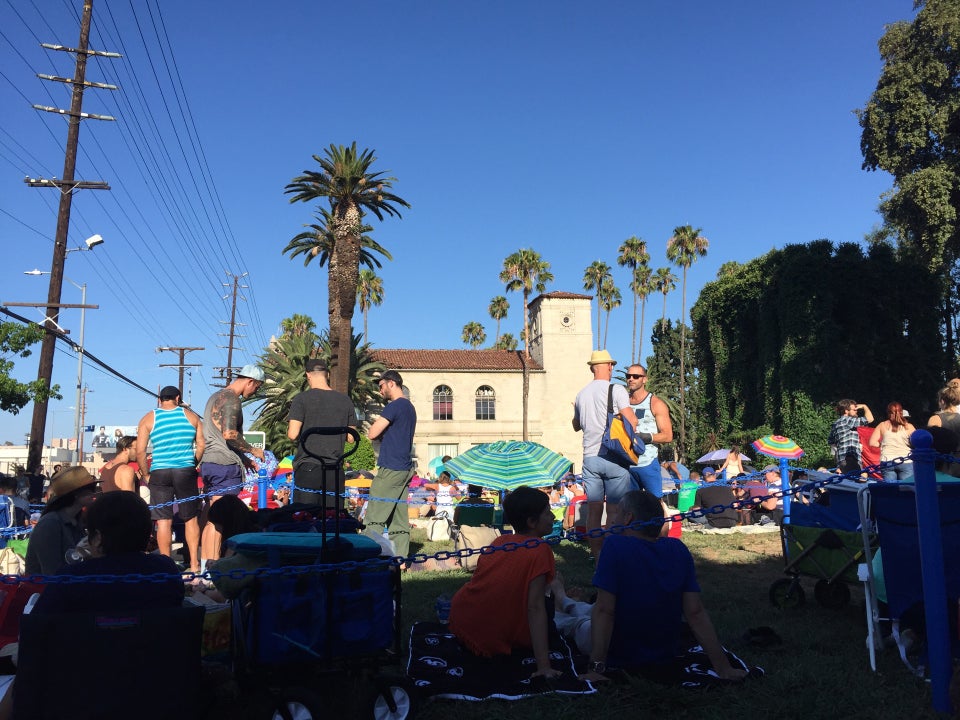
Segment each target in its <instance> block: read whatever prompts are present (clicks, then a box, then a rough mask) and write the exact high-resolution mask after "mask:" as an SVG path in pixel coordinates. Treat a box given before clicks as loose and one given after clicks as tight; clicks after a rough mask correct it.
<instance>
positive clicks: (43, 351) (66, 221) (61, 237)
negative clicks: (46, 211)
mask: <svg viewBox="0 0 960 720" xmlns="http://www.w3.org/2000/svg"><path fill="white" fill-rule="evenodd" d="M92 15H93V0H84V2H83V16H82V18H81V20H80V42H79V44H78V46H77V47H76V48H67V47H63V46H62V45H48V44H46V43H44V44H43V47H46V48H48V49H50V50H60V51H64V52H71V53H74V54H75V55H76V57H77V62H76V69H75V71H74V76H73V79H72V80H70V79H68V78H58V77H53V76H47V77H45V78H44V79H49V80H53V81H55V82H65V83H68V84H71V85H73V93H72V97H71V100H70V110H61V109H58V108H50V107H46V106H42V105H34V107H35V108H37V109H38V110H44V111H47V112H55V113H58V114H60V115H64V116H66V118H67V146H66V156H65V158H64V161H63V177H62V178H61V179H60V180H57V179H56V178H53V179H52V180H45V179H42V178H41V179H39V180H36V179H32V178H26V180H25V181H26V183H27V184H28V185H30V186H31V187H56V188H58V189H59V190H60V207H59V210H58V212H57V234H56V237H55V239H54V245H53V262H52V265H51V268H50V288H49V291H48V294H47V318H49V319H48V320H47V321H45V322H44V327H45V328H47V329H51V328H54V327H56V323H57V319H58V316H59V313H58V307H57V306H58V305H59V304H60V293H61V290H62V289H63V266H64V262H65V260H66V257H67V236H68V234H69V230H70V208H71V204H72V201H73V193H74V191H76V190H79V189H83V188H89V189H93V190H109V189H110V186H109V185H108V184H107V183H105V182H85V181H82V180H81V181H77V180H75V179H74V173H75V171H76V167H77V148H78V146H79V144H80V121H81V120H84V119H88V118H89V119H94V120H113V119H114V118H112V117H110V116H108V115H89V114H85V113H84V112H83V91H84V89H85V88H87V87H103V88H104V89H114V90H115V89H116V88H115V87H114V86H106V85H102V84H100V83H88V82H86V79H85V78H86V73H87V58H88V57H89V56H90V55H99V56H101V57H120V55H118V54H117V53H107V52H103V51H98V50H90V49H89V41H90V21H91V17H92ZM51 321H52V322H51ZM56 341H57V338H56V336H55V335H54V334H53V333H50V332H48V333H46V334H45V335H44V336H43V342H42V344H41V346H40V366H39V369H38V371H37V380H38V381H39V382H40V383H41V384H42V385H43V386H44V387H45V388H49V387H50V384H51V379H52V377H53V351H54V348H55V345H56ZM46 430H47V398H46V397H42V398H39V399H37V400H35V401H34V404H33V420H32V422H31V423H30V446H29V448H28V450H27V470H28V471H29V472H32V471H33V470H34V469H35V468H36V467H37V466H38V465H39V464H40V461H41V457H42V455H43V446H44V439H45V435H46Z"/></svg>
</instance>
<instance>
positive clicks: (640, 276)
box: [630, 262, 656, 363]
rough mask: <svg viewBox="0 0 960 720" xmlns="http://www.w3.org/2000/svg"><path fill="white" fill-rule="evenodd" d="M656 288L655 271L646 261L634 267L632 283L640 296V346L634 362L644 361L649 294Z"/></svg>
mask: <svg viewBox="0 0 960 720" xmlns="http://www.w3.org/2000/svg"><path fill="white" fill-rule="evenodd" d="M655 289H656V288H655V287H654V284H653V271H652V270H650V266H649V265H647V263H646V262H643V263H640V264H639V265H637V267H635V268H634V269H633V280H632V281H631V283H630V290H631V291H632V292H633V296H634V298H640V346H639V348H638V349H637V354H636V355H635V356H634V362H638V363H642V362H643V334H644V332H643V330H644V328H645V327H646V326H647V320H646V317H647V296H649V295H650V293H652V292H653V291H654V290H655Z"/></svg>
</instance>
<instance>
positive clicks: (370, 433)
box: [367, 416, 390, 440]
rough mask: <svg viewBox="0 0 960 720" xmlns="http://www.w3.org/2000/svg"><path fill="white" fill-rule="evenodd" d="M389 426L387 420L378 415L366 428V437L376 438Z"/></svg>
mask: <svg viewBox="0 0 960 720" xmlns="http://www.w3.org/2000/svg"><path fill="white" fill-rule="evenodd" d="M389 426H390V421H389V420H387V419H386V418H385V417H383V416H381V417H378V418H377V419H376V420H374V422H373V425H371V426H370V429H369V430H367V438H368V439H369V440H376V439H377V438H378V437H380V436H381V435H383V433H384V432H386V430H387V428H388V427H389Z"/></svg>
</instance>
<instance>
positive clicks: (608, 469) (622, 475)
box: [583, 456, 639, 503]
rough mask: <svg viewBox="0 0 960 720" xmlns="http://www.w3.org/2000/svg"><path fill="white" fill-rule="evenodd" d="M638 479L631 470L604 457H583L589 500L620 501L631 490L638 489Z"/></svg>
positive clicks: (585, 489) (585, 487) (585, 488)
mask: <svg viewBox="0 0 960 720" xmlns="http://www.w3.org/2000/svg"><path fill="white" fill-rule="evenodd" d="M638 488H639V486H638V485H637V481H636V480H634V479H633V477H632V476H631V475H630V471H629V470H627V469H626V468H624V467H620V466H619V465H617V464H616V463H612V462H610V461H609V460H605V459H604V458H602V457H597V456H593V457H585V458H584V459H583V489H584V491H585V492H586V493H587V502H603V500H604V498H606V500H607V502H608V503H618V502H620V501H621V500H622V499H623V496H624V495H626V494H627V493H628V492H630V491H631V490H637V489H638Z"/></svg>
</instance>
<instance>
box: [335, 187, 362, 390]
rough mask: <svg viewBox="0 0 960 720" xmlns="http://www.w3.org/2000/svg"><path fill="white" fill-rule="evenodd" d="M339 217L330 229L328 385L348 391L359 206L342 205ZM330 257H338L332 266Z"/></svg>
mask: <svg viewBox="0 0 960 720" xmlns="http://www.w3.org/2000/svg"><path fill="white" fill-rule="evenodd" d="M338 214H339V213H338ZM339 220H340V222H339V223H337V228H336V229H335V230H334V235H335V237H336V242H335V246H334V248H333V252H332V253H331V254H330V262H331V268H330V273H331V278H336V280H335V281H334V285H335V288H336V290H335V294H336V307H335V308H334V309H332V313H331V320H334V316H335V319H336V327H334V326H333V324H332V323H331V326H330V355H331V357H330V360H331V363H330V364H331V367H330V385H331V387H332V388H333V389H334V390H337V391H339V392H342V393H344V394H349V392H350V389H349V386H350V346H351V343H352V341H353V312H354V307H355V304H356V299H357V283H358V282H359V279H360V232H359V231H360V211H359V208H357V207H356V206H355V205H347V206H346V207H344V208H343V212H342V214H341V215H340V218H339ZM334 257H337V260H338V264H337V267H336V269H334V268H333V267H332V264H333V259H334ZM334 270H335V272H334Z"/></svg>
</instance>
